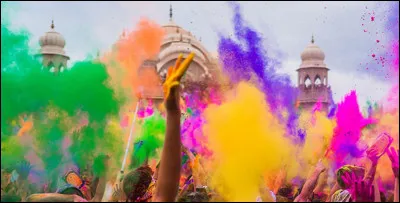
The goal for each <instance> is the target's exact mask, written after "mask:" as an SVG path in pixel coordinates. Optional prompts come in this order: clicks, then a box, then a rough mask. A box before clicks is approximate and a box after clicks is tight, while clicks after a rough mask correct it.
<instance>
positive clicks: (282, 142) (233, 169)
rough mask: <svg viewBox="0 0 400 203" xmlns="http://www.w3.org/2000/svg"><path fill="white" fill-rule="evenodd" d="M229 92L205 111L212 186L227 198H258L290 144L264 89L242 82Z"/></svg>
mask: <svg viewBox="0 0 400 203" xmlns="http://www.w3.org/2000/svg"><path fill="white" fill-rule="evenodd" d="M227 96H228V101H227V102H225V103H223V104H222V105H220V106H216V105H210V106H209V107H208V108H207V109H206V110H205V112H204V115H205V120H206V124H205V125H204V126H203V131H204V133H205V134H206V135H207V136H208V141H209V142H208V144H209V148H210V149H211V150H212V151H213V160H214V162H213V166H212V168H213V169H214V171H212V173H213V174H212V180H211V186H212V187H213V188H215V189H216V190H217V192H218V194H220V195H222V196H223V197H224V199H226V200H227V201H254V200H255V199H256V197H257V196H258V195H259V186H260V184H261V181H262V177H263V174H264V173H268V172H270V171H278V170H279V169H280V168H281V167H282V166H283V162H284V161H285V160H287V158H288V156H289V154H290V153H289V150H290V145H289V142H288V140H287V139H286V138H285V137H284V134H285V128H284V126H282V125H280V123H279V122H278V120H277V119H275V118H274V116H273V114H272V113H271V112H270V110H269V107H268V105H267V103H266V102H265V95H264V93H263V92H261V91H259V90H258V89H257V88H256V87H254V86H253V85H251V84H248V83H239V85H238V86H237V88H236V89H235V91H234V92H230V93H229V94H228V95H227ZM210 168H211V167H210ZM210 172H211V171H210Z"/></svg>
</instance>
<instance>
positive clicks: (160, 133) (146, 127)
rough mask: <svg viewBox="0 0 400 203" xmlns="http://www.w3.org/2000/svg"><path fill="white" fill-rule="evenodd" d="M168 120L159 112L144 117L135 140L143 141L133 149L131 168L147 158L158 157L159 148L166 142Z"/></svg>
mask: <svg viewBox="0 0 400 203" xmlns="http://www.w3.org/2000/svg"><path fill="white" fill-rule="evenodd" d="M165 129H166V122H165V119H164V118H163V117H162V116H161V115H160V114H159V113H155V114H153V116H150V117H148V118H145V119H144V122H143V125H142V126H141V131H140V134H139V136H138V137H137V138H136V139H135V142H136V143H137V142H141V144H140V145H136V146H135V147H134V149H133V153H132V158H131V165H130V168H131V169H133V168H136V167H139V166H140V165H142V164H143V163H144V162H145V161H146V160H149V159H152V158H156V155H157V149H160V148H161V147H162V146H163V144H164V137H165Z"/></svg>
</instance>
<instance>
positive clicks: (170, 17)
mask: <svg viewBox="0 0 400 203" xmlns="http://www.w3.org/2000/svg"><path fill="white" fill-rule="evenodd" d="M169 21H172V4H171V2H170V3H169Z"/></svg>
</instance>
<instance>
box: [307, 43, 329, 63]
mask: <svg viewBox="0 0 400 203" xmlns="http://www.w3.org/2000/svg"><path fill="white" fill-rule="evenodd" d="M301 60H302V61H324V60H325V54H324V52H323V51H322V49H321V48H319V47H318V46H317V45H315V44H314V43H311V44H309V45H308V46H307V47H306V48H305V49H304V51H303V52H302V53H301Z"/></svg>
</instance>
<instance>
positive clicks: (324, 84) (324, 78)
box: [324, 76, 327, 86]
mask: <svg viewBox="0 0 400 203" xmlns="http://www.w3.org/2000/svg"><path fill="white" fill-rule="evenodd" d="M324 85H325V86H326V85H327V84H326V76H325V77H324Z"/></svg>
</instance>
